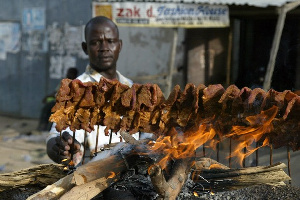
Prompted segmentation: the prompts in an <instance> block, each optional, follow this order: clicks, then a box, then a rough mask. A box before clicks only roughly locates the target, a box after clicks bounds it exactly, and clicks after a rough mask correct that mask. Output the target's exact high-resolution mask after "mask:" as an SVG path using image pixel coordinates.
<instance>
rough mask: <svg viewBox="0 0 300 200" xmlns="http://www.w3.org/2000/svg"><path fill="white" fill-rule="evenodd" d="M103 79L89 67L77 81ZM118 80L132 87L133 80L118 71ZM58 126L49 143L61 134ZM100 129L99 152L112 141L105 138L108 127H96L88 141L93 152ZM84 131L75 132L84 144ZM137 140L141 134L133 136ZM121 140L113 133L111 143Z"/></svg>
mask: <svg viewBox="0 0 300 200" xmlns="http://www.w3.org/2000/svg"><path fill="white" fill-rule="evenodd" d="M101 77H102V75H101V74H100V73H98V72H97V71H95V70H94V69H92V68H91V67H90V66H89V65H88V66H87V67H86V70H85V72H84V73H83V74H82V75H80V76H79V77H77V79H79V80H80V81H82V82H99V81H100V78H101ZM117 78H118V80H119V81H120V83H123V84H125V85H128V86H129V87H131V86H132V84H133V82H132V80H130V79H128V78H126V77H125V76H123V75H122V74H121V73H120V72H118V71H117ZM55 126H56V124H55V123H53V125H52V128H51V130H50V135H49V136H48V138H47V141H48V140H49V139H50V138H53V137H57V136H58V135H59V132H58V131H57V130H56V128H55ZM98 128H99V135H98V147H97V149H98V150H97V151H99V149H100V148H103V147H104V145H106V144H109V140H110V136H105V134H104V130H105V128H106V126H97V125H96V126H95V127H94V131H92V132H90V133H88V132H87V138H86V141H87V142H88V144H87V145H88V147H89V149H90V150H91V151H94V149H95V146H96V136H97V129H98ZM64 131H68V132H69V133H70V135H73V131H71V130H70V129H69V128H67V129H66V130H63V131H62V132H64ZM84 132H85V131H84V130H83V129H80V130H76V131H75V139H76V140H77V141H78V142H79V143H81V144H83V142H84ZM132 136H133V137H134V138H135V139H137V140H138V139H139V133H135V134H133V135H132ZM120 141H122V140H121V136H120V133H119V132H117V133H114V132H113V133H112V137H111V143H117V142H120Z"/></svg>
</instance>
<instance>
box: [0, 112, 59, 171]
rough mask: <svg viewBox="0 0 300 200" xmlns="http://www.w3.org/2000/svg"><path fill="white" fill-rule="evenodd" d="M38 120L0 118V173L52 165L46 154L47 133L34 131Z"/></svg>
mask: <svg viewBox="0 0 300 200" xmlns="http://www.w3.org/2000/svg"><path fill="white" fill-rule="evenodd" d="M37 124H38V120H34V119H20V118H11V117H4V116H0V152H1V161H0V173H8V172H12V171H18V170H21V169H25V168H29V167H32V166H35V165H39V164H46V163H53V162H52V161H51V160H50V159H49V157H48V156H47V154H46V143H45V139H46V136H47V134H48V133H47V132H39V131H35V129H36V127H37Z"/></svg>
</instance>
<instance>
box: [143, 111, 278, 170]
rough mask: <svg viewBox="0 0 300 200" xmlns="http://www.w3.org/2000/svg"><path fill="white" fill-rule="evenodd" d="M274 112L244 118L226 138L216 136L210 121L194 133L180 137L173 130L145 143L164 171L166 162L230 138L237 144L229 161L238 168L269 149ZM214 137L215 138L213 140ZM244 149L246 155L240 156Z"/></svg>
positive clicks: (224, 136)
mask: <svg viewBox="0 0 300 200" xmlns="http://www.w3.org/2000/svg"><path fill="white" fill-rule="evenodd" d="M277 112H278V107H277V106H273V107H271V108H270V109H268V110H265V111H262V112H261V113H260V114H257V115H253V116H249V117H247V118H246V121H247V125H244V126H233V127H232V129H231V131H230V132H229V134H224V135H222V134H217V131H216V129H215V128H214V123H213V120H212V121H210V122H205V123H203V124H201V125H200V126H199V128H198V130H196V131H195V130H194V131H191V130H190V131H187V132H184V133H180V132H178V131H176V130H175V128H173V129H172V130H171V131H170V132H169V133H168V134H167V135H164V136H160V137H159V138H158V139H157V140H156V141H155V142H151V143H149V145H150V146H151V148H150V150H151V152H150V153H154V154H162V155H163V157H162V159H161V160H159V161H158V163H157V164H158V165H159V166H160V167H161V168H162V169H165V168H166V166H167V164H168V162H169V161H171V160H177V159H182V158H187V157H193V156H195V150H196V149H197V148H199V147H200V146H202V145H204V144H209V146H210V148H213V149H215V147H216V144H217V143H218V142H220V141H221V140H223V139H225V138H233V139H235V140H236V141H238V145H237V146H236V148H235V149H234V150H233V152H232V153H231V157H237V159H238V161H239V163H240V165H241V166H242V161H243V160H244V158H245V157H247V156H249V155H250V154H252V153H253V152H255V151H256V150H257V149H259V148H261V147H263V146H266V145H269V144H270V140H269V136H268V134H267V133H270V132H271V131H272V130H273V124H272V122H273V120H274V119H275V117H276V115H277ZM216 136H218V137H216ZM261 140H263V143H262V145H261V146H259V147H257V148H253V147H251V144H252V143H253V142H258V141H261ZM244 149H246V152H243V151H244Z"/></svg>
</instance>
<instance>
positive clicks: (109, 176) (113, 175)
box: [107, 171, 116, 179]
mask: <svg viewBox="0 0 300 200" xmlns="http://www.w3.org/2000/svg"><path fill="white" fill-rule="evenodd" d="M115 176H116V173H115V172H113V171H111V172H109V175H108V176H107V178H108V179H109V178H114V177H115Z"/></svg>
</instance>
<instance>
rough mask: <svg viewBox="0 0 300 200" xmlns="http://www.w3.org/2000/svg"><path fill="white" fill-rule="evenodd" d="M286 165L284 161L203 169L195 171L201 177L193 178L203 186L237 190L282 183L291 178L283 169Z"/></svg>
mask: <svg viewBox="0 0 300 200" xmlns="http://www.w3.org/2000/svg"><path fill="white" fill-rule="evenodd" d="M285 167H286V165H285V164H284V163H276V164H274V165H271V166H257V167H248V168H241V169H202V170H198V173H197V170H195V171H194V174H195V173H196V174H198V175H200V176H201V178H199V177H198V178H195V177H197V176H195V175H194V176H193V180H194V182H196V183H200V184H202V185H203V186H208V187H210V188H213V189H215V190H216V191H218V190H219V189H222V190H224V189H226V190H235V189H240V188H243V187H248V186H251V185H259V184H274V185H276V184H282V183H284V181H289V180H291V178H290V177H289V176H288V175H287V174H286V173H285V172H284V171H283V168H285Z"/></svg>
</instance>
